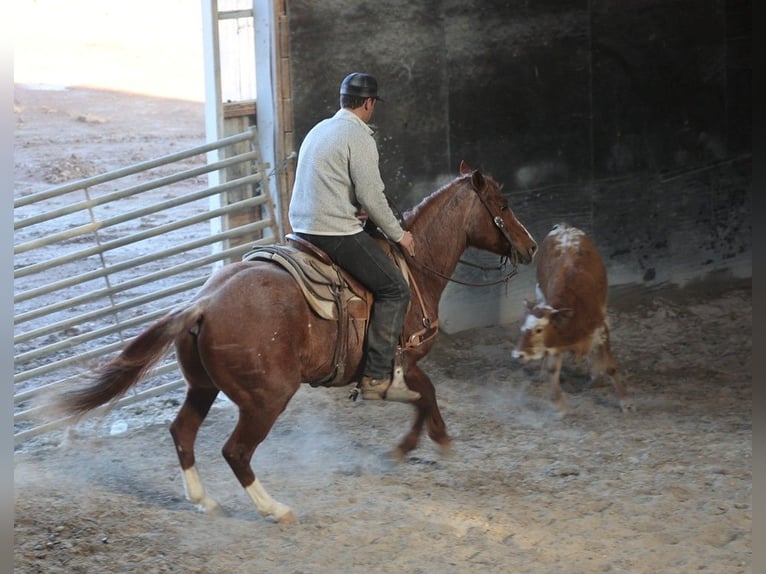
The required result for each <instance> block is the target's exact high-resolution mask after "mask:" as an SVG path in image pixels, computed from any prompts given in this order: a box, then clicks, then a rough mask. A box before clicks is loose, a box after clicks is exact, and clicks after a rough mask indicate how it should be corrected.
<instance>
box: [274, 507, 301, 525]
mask: <svg viewBox="0 0 766 574" xmlns="http://www.w3.org/2000/svg"><path fill="white" fill-rule="evenodd" d="M277 522H278V523H279V524H297V523H298V518H297V517H296V516H295V514H293V511H292V510H289V511H287V512H285V513H284V514H283V515H282V516H280V517H279V518H277Z"/></svg>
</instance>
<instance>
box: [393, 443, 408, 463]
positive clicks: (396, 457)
mask: <svg viewBox="0 0 766 574" xmlns="http://www.w3.org/2000/svg"><path fill="white" fill-rule="evenodd" d="M405 456H407V453H406V452H405V451H404V449H403V448H402V447H400V446H398V447H396V448H395V449H394V450H393V451H392V452H391V454H390V457H389V458H391V460H392V461H393V462H395V463H399V462H402V461H403V460H404V457H405Z"/></svg>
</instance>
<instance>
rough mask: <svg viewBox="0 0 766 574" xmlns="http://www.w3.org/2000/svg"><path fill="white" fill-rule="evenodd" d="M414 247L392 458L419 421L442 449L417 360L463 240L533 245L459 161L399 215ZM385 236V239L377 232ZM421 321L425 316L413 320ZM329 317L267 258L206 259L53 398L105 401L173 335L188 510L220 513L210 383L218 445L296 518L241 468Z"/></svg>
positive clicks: (318, 345) (329, 353)
mask: <svg viewBox="0 0 766 574" xmlns="http://www.w3.org/2000/svg"><path fill="white" fill-rule="evenodd" d="M401 220H402V225H403V227H404V228H405V229H408V230H409V231H410V232H411V233H412V234H413V236H414V238H415V242H416V245H417V246H418V252H417V253H416V254H415V257H414V258H412V257H409V258H408V261H407V263H408V266H409V272H410V288H411V289H412V290H413V298H412V301H413V302H415V301H417V302H418V304H414V303H411V304H410V307H409V309H408V311H407V316H406V318H405V325H404V333H403V340H407V341H410V342H413V341H414V342H413V343H412V344H409V345H407V346H406V347H405V348H404V351H403V352H402V353H401V354H400V356H401V364H402V368H403V370H404V373H405V382H406V384H407V386H408V387H409V388H410V389H412V390H414V391H417V392H418V393H420V398H419V399H417V400H416V401H414V402H412V403H411V404H412V405H413V407H414V409H415V416H414V421H413V424H412V427H411V428H410V430H409V432H407V434H406V435H405V436H404V438H403V439H402V440H401V442H400V443H399V444H398V446H397V447H396V449H395V451H394V454H395V457H396V458H397V459H399V460H401V459H402V458H403V457H404V456H405V455H406V454H407V453H409V452H410V451H412V450H413V449H415V448H416V446H417V444H418V441H419V438H420V435H421V432H422V430H423V426H424V425H425V426H426V429H427V433H428V436H429V438H431V440H433V441H434V442H435V443H436V444H437V445H438V446H439V447H440V448H441V449H442V450H443V451H448V450H449V446H450V444H451V441H452V439H451V437H450V436H449V435H448V433H447V429H446V425H445V423H444V420H443V419H442V416H441V413H440V412H439V407H438V405H437V402H436V393H435V390H434V386H433V383H432V382H431V380H430V379H429V377H428V375H427V374H426V373H425V372H424V371H423V370H422V369H421V368H420V367H419V366H418V361H419V360H420V359H422V358H423V357H424V356H425V355H426V354H427V353H428V352H429V350H430V349H431V347H432V346H433V343H434V341H435V339H436V337H435V333H434V336H430V335H426V336H423V333H424V331H427V330H428V329H426V328H427V327H428V328H430V330H431V331H434V330H435V331H436V332H438V307H439V299H440V297H441V294H442V292H443V291H444V289H445V288H446V286H447V282H448V281H449V280H450V277H451V275H452V274H453V273H454V271H455V269H456V267H457V265H458V263H459V261H460V257H461V255H462V254H463V253H464V251H465V250H466V249H467V248H468V247H473V248H476V249H480V250H484V251H488V252H491V253H494V254H497V255H500V256H501V257H503V258H507V260H509V261H511V262H512V264H513V267H514V270H515V269H516V268H517V266H518V265H519V264H523V265H526V264H529V263H531V262H532V260H533V258H534V254H535V251H536V249H537V244H536V242H535V240H534V239H533V238H532V236H531V235H530V234H529V232H528V231H527V230H526V228H525V227H524V225H522V224H521V222H519V220H518V219H517V218H516V216H515V214H514V212H513V210H512V209H511V208H510V206H509V204H508V201H507V199H506V198H505V197H504V195H503V194H502V193H501V186H500V185H499V184H498V183H497V182H496V181H495V180H494V179H492V178H491V177H490V176H488V175H484V174H483V173H482V172H481V171H479V170H474V169H472V168H471V167H469V166H468V165H467V164H466V163H465V162H461V164H460V171H459V175H458V176H457V177H456V178H455V179H453V180H452V181H451V182H449V183H448V184H446V185H444V186H442V187H441V188H439V189H438V190H437V191H435V192H433V193H432V194H431V195H429V196H427V197H425V198H424V199H422V201H420V203H418V204H417V205H416V206H415V207H413V208H412V209H410V210H409V211H406V212H405V213H403V214H402V216H401ZM379 240H380V241H385V238H379ZM424 326H425V327H424ZM336 338H337V321H332V320H328V319H323V318H320V317H318V316H317V314H316V313H314V312H313V311H312V310H311V308H310V307H309V305H308V303H307V302H306V297H304V295H303V292H302V291H301V290H300V288H299V286H298V284H297V282H296V281H295V279H293V277H292V276H291V275H290V274H289V273H288V272H286V271H285V270H284V269H283V268H282V267H279V266H278V265H275V264H274V263H272V262H268V261H258V260H255V261H244V260H243V261H237V262H233V263H229V264H227V265H224V266H222V267H221V268H219V269H218V270H216V271H215V272H214V273H213V274H212V275H211V276H210V277H209V278H208V280H207V281H206V283H205V284H204V285H203V286H202V287H201V289H200V290H199V292H198V293H197V294H196V295H195V296H194V297H193V298H192V300H191V301H190V302H189V303H188V304H185V305H181V306H178V307H176V308H174V309H173V310H171V311H169V312H168V314H166V315H165V316H164V317H162V318H160V319H159V320H157V321H156V322H155V323H153V324H152V325H150V326H149V327H148V328H146V329H145V330H144V331H142V332H141V333H140V334H139V335H138V336H137V337H136V338H134V339H133V340H132V341H130V342H129V343H128V344H127V345H126V346H125V347H124V348H123V350H122V351H121V352H120V353H119V354H118V355H117V356H115V357H114V358H112V359H111V360H108V361H107V362H105V363H104V364H103V365H101V366H100V367H97V368H96V369H95V370H94V380H93V381H92V382H91V383H90V384H86V385H84V386H82V387H79V388H75V389H70V390H68V391H65V392H64V393H63V394H61V395H60V396H59V397H58V398H57V399H56V403H57V408H59V409H61V410H63V412H64V413H67V414H69V415H74V416H75V421H76V420H77V419H78V418H80V417H82V416H84V415H85V414H86V413H87V412H89V411H91V410H93V409H95V408H97V407H99V406H102V405H105V404H107V403H110V404H113V403H114V402H116V401H117V400H118V399H119V398H120V397H121V396H122V395H123V394H124V393H125V392H127V390H128V389H129V388H130V387H132V386H133V385H135V384H137V383H138V382H139V381H140V380H141V379H142V378H143V377H144V375H145V374H146V373H147V372H148V371H149V370H150V369H151V368H152V367H153V366H155V365H156V364H157V363H158V362H159V361H160V360H161V359H162V358H163V357H164V356H165V355H166V354H167V352H169V349H170V347H171V345H174V347H175V352H176V358H177V361H178V365H179V368H180V370H181V372H182V374H183V376H184V378H185V380H186V383H187V387H186V397H185V400H184V402H183V404H182V405H181V408H180V410H179V411H178V413H177V416H176V417H175V419H174V420H173V422H172V423H171V425H170V433H171V435H172V438H173V442H174V444H175V448H176V453H177V455H178V459H179V463H180V466H181V471H182V478H183V482H184V488H185V494H186V498H187V499H188V500H189V501H190V502H192V503H193V504H195V505H197V507H198V508H199V510H201V511H202V512H207V513H210V514H224V511H223V509H222V507H221V506H220V505H219V503H218V502H217V501H216V500H215V499H213V498H212V497H211V496H210V495H209V494H208V493H207V492H206V490H205V487H204V485H203V484H202V482H201V480H200V476H199V473H198V471H197V466H196V461H195V455H194V443H195V440H196V436H197V431H198V430H199V428H200V425H201V424H202V421H203V420H204V419H205V417H206V416H207V414H208V411H209V410H210V407H211V406H212V404H213V401H214V400H215V399H216V397H217V396H218V394H219V392H223V393H224V395H225V396H227V397H228V398H229V399H230V400H231V401H232V402H233V403H234V404H236V405H237V407H238V409H239V416H238V420H237V423H236V425H235V428H234V430H233V432H232V434H231V435H230V437H229V438H228V440H227V441H226V442H225V444H224V446H223V448H222V454H223V457H224V459H225V460H226V461H227V463H228V464H229V466H230V467H231V470H232V471H233V472H234V475H235V476H236V478H237V480H238V481H239V483H240V484H241V486H242V487H243V488H244V490H245V491H246V493H247V494H248V495H249V497H250V499H251V500H252V502H253V503H254V504H255V507H256V509H257V510H258V512H259V513H260V515H261V516H263V517H264V518H268V519H270V520H275V521H276V522H278V523H292V522H296V521H297V519H296V516H295V513H294V512H293V510H292V509H291V508H290V507H289V506H287V505H286V504H283V503H281V502H278V501H276V500H274V499H272V498H271V496H270V495H269V494H268V492H267V491H266V489H265V488H264V487H263V485H262V484H261V482H260V481H259V480H258V478H257V477H256V475H255V473H254V472H253V470H252V467H251V464H250V461H251V459H252V457H253V455H254V453H255V449H256V448H257V447H258V445H259V444H261V442H262V441H263V440H264V439H265V438H266V436H267V435H268V433H269V431H270V430H271V428H272V426H273V425H274V423H275V422H276V420H277V418H278V417H279V415H280V414H281V413H282V412H283V411H284V410H285V408H286V407H287V404H288V402H289V401H290V399H291V398H292V397H293V395H294V394H295V393H296V392H297V390H298V389H299V388H300V386H301V385H302V384H304V383H306V382H307V381H316V380H317V379H321V378H322V376H323V375H325V374H326V373H327V371H328V370H330V369H331V367H332V360H333V354H334V353H333V345H334V342H335V340H336ZM362 339H363V337H362V338H360V337H357V338H348V342H347V354H346V364H347V368H346V369H345V371H344V373H345V374H344V375H343V376H342V377H341V378H340V379H339V380H335V381H332V382H331V384H330V385H328V386H333V387H335V386H342V385H348V384H349V383H351V382H353V381H355V380H358V378H359V377H360V376H361V374H362V373H361V367H362V354H363V340H362Z"/></svg>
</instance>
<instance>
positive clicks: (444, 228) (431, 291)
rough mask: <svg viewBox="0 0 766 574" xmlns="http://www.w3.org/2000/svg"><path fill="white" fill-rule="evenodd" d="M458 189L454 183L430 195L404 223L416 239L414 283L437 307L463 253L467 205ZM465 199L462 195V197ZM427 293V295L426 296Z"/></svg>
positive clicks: (413, 268)
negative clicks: (416, 283)
mask: <svg viewBox="0 0 766 574" xmlns="http://www.w3.org/2000/svg"><path fill="white" fill-rule="evenodd" d="M459 187H460V185H459V184H457V183H453V184H452V185H451V186H450V187H449V188H443V189H441V190H439V191H438V192H436V193H434V194H432V195H431V196H429V197H428V198H426V199H425V200H423V202H421V204H419V205H418V206H417V207H416V208H415V209H414V210H413V212H412V214H411V217H410V219H408V220H407V219H406V220H405V225H406V227H407V228H408V229H409V230H410V232H411V233H412V235H413V236H414V238H415V263H414V264H413V265H412V266H411V270H412V273H413V275H414V277H415V280H416V281H417V282H418V283H419V285H420V286H421V289H422V290H423V292H424V298H429V299H432V301H431V303H432V304H434V305H437V306H438V303H439V299H440V298H441V294H442V292H443V291H444V289H445V288H446V286H447V281H448V279H447V278H448V277H450V276H451V275H452V273H453V272H454V271H455V268H456V267H457V263H458V261H459V260H460V257H461V255H462V254H463V252H464V251H465V250H466V247H467V245H466V233H465V228H466V219H467V217H468V216H469V215H468V211H469V209H468V205H465V203H466V202H465V201H461V198H460V197H459V196H458V194H459V193H460V189H459ZM462 195H465V194H462ZM426 293H428V295H426Z"/></svg>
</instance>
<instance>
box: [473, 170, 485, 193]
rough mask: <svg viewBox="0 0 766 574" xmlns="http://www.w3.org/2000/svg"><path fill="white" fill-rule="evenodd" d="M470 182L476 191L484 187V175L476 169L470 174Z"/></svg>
mask: <svg viewBox="0 0 766 574" xmlns="http://www.w3.org/2000/svg"><path fill="white" fill-rule="evenodd" d="M471 183H472V184H473V188H474V189H475V190H476V191H481V190H482V189H484V176H483V175H482V174H481V172H480V171H479V170H478V169H477V170H475V171H474V172H473V174H471Z"/></svg>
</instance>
